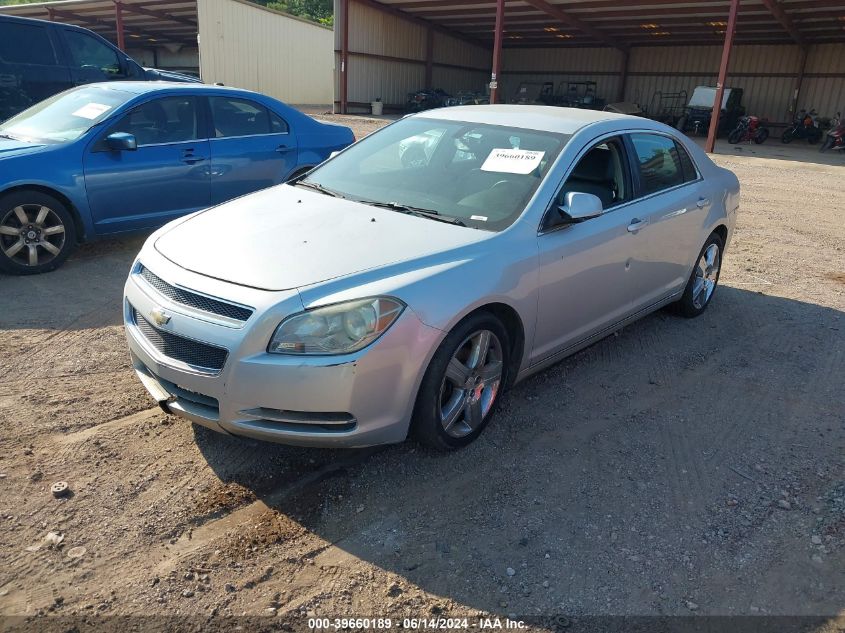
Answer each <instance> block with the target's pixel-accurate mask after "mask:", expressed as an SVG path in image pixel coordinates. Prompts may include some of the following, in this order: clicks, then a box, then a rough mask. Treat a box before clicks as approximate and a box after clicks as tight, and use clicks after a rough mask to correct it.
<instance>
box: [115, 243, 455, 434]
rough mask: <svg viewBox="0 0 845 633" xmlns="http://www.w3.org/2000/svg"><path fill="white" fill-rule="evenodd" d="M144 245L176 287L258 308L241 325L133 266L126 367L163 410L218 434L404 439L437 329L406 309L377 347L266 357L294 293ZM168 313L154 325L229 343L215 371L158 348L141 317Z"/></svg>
mask: <svg viewBox="0 0 845 633" xmlns="http://www.w3.org/2000/svg"><path fill="white" fill-rule="evenodd" d="M151 250H152V249H145V251H144V252H143V254H142V261H143V263H144V265H145V266H146V267H147V268H148V269H149V270H151V271H153V272H154V273H155V274H156V275H157V276H158V277H160V278H161V279H163V280H165V281H167V283H169V284H172V285H173V286H175V287H178V288H184V289H190V290H191V291H195V292H199V293H203V294H205V295H207V296H211V297H218V298H221V299H223V300H226V301H232V302H236V303H238V304H240V305H245V306H250V307H252V308H254V312H253V314H252V316H250V317H249V318H248V319H247V320H246V321H245V322H244V323H241V324H238V323H234V322H232V321H231V320H230V319H226V318H218V317H216V316H215V315H210V314H207V313H203V312H202V311H198V310H194V309H192V308H190V307H186V306H185V305H183V304H180V303H178V302H175V301H173V300H171V299H170V298H168V297H167V296H165V295H164V294H162V293H160V292H158V290H157V289H156V288H153V287H152V286H151V285H150V284H148V283H147V282H146V281H145V280H144V279H143V278H142V277H141V276H140V275H138V274H137V273H136V270H137V266H136V267H133V273H131V274H130V275H129V279H128V280H127V282H126V286H125V291H124V323H125V326H126V336H127V340H128V343H129V350H130V355H131V359H132V364H133V366H134V368H135V371H136V373H137V374H138V377H139V379H140V380H141V382H142V383H143V384H144V386H145V387H146V388H147V390H148V391H149V392H150V394H151V395H152V396H153V398H155V399H156V401H158V402H159V403H161V404H162V407H163V408H164V409H165V410H167V411H169V412H170V413H173V414H175V415H177V416H179V417H183V418H185V419H188V420H190V421H192V422H194V423H196V424H200V425H202V426H205V427H208V428H210V429H213V430H215V431H220V432H223V433H229V434H233V435H241V436H248V437H252V438H256V439H260V440H268V441H272V442H279V443H284V444H292V445H300V446H322V447H362V446H371V445H375V444H386V443H393V442H401V441H402V440H404V439H405V437H406V436H407V433H408V427H409V424H410V419H411V414H412V412H413V406H414V400H415V398H416V393H417V389H418V388H419V384H420V382H421V380H422V375H423V373H424V372H425V368H426V367H427V365H428V362H429V359H430V357H431V355H432V354H433V352H434V350H435V349H436V347H437V345H438V344H439V342H440V340H441V337H442V332H440V331H439V330H436V329H434V328H431V327H428V326H426V325H424V324H423V323H422V322H420V320H419V319H418V318H417V316H416V315H415V314H414V312H413V311H412V310H411V309H408V308H406V309H405V311H404V312H403V313H402V315H401V316H400V317H399V319H398V320H397V321H396V323H394V324H393V326H392V327H391V328H390V329H389V330H388V331H387V332H386V333H385V334H384V335H383V336H382V337H381V338H380V339H379V340H377V341H376V342H375V343H374V344H372V345H370V346H369V347H367V348H366V349H364V350H361V351H360V352H357V353H355V354H348V355H343V356H309V357H300V356H287V355H280V354H268V353H267V352H266V347H267V343H268V342H269V340H270V337H271V335H272V333H273V331H274V330H275V328H276V326H277V325H278V324H279V323H280V322H281V321H282V319H284V317H286V316H288V315H290V314H293V313H295V312H299V311H301V310H302V309H303V306H302V302H301V300H300V298H299V294H298V293H297V292H296V291H283V292H266V291H259V290H254V289H249V288H244V287H241V286H236V285H233V284H229V283H225V282H221V281H218V280H214V279H210V278H207V277H203V276H201V275H197V274H195V273H191V272H189V271H186V270H184V269H181V268H179V267H177V266H175V265H174V264H172V263H171V262H169V261H168V260H166V259H164V258H163V257H161V256H160V255H157V254H156V253H151V252H150V251H151ZM155 310H159V311H160V310H164V311H165V312H166V314H167V315H168V316H169V317H170V319H169V321H168V322H167V323H165V324H158V325H156V327H157V328H159V329H160V330H163V331H165V332H168V333H170V334H173V335H178V336H182V337H186V338H187V339H192V340H194V341H201V342H204V343H208V344H211V345H215V346H218V347H223V348H225V349H226V350H228V356H227V358H226V360H225V364H224V365H223V366H222V368H221V369H219V370H209V369H206V368H202V367H194V366H191V365H189V364H186V363H184V362H181V361H180V360H176V359H174V358H172V357H168V356H167V355H165V354H163V353H161V351H160V350H159V349H157V348H156V346H155V345H154V344H152V343H151V341H150V339H149V338H148V337H147V336H146V335H145V333H144V331H143V330H142V328H139V327H138V324H137V321H136V316H135V315H136V311H137V314H138V315H151V314H152V313H153V312H154V311H155Z"/></svg>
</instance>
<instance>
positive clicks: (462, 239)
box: [124, 105, 739, 449]
mask: <svg viewBox="0 0 845 633" xmlns="http://www.w3.org/2000/svg"><path fill="white" fill-rule="evenodd" d="M420 138H423V139H431V141H430V142H429V141H426V143H427V145H426V151H425V152H419V154H420V157H418V159H417V160H414V161H409V160H403V155H404V153H405V152H407V151H408V147H409V146H412V145H413V144H414V143H416V142H418V140H419V139H420ZM738 206H739V183H738V181H737V179H736V177H735V176H734V174H733V173H731V172H729V171H727V170H725V169H721V168H719V167H717V166H716V165H714V164H713V163H712V162H711V161H710V159H709V158H708V157H707V156H706V155H705V154H704V153H703V152H702V151H701V150H700V149H699V148H698V147H697V146H696V145H695V144H693V143H691V142H690V141H689V140H688V139H686V137H684V136H682V135H680V134H678V133H677V132H676V131H675V130H673V129H671V128H669V127H666V126H665V125H662V124H659V123H655V122H653V121H649V120H646V119H641V118H633V117H628V116H624V115H615V114H610V113H606V112H594V111H589V110H570V109H565V108H548V107H539V106H537V107H534V106H506V105H498V106H465V107H461V108H446V109H440V110H433V111H427V112H424V113H421V114H418V115H415V116H412V117H406V118H404V119H402V120H400V121H397V122H396V123H393V124H392V125H389V126H387V127H385V128H384V129H382V130H380V131H378V132H376V133H375V134H372V135H371V136H368V137H366V138H365V139H363V140H361V141H359V142H358V143H356V144H354V145H352V146H351V147H349V148H347V149H346V150H344V151H343V152H342V153H340V154H339V155H337V156H335V157H333V158H332V159H330V160H329V161H327V162H325V163H323V164H322V165H321V166H320V167H318V168H316V169H315V170H313V171H312V172H311V173H309V174H307V176H305V177H304V178H300V179H298V180H297V181H294V182H292V183H288V184H285V185H281V186H278V187H273V188H270V189H266V190H264V191H260V192H258V193H254V194H251V195H248V196H245V197H242V198H239V199H237V200H234V201H231V202H228V203H226V204H223V205H221V206H218V207H215V208H212V209H208V210H206V211H203V212H200V213H197V214H194V215H192V216H189V217H187V218H183V219H180V220H177V221H175V222H172V223H171V224H169V225H167V226H165V227H163V228H162V229H160V230H159V231H157V232H156V233H154V234H153V235H152V236H150V238H149V239H148V240H147V242H146V244H145V245H144V247H143V250H142V251H141V253H140V254H139V256H138V259H137V260H136V262H135V263H134V265H133V267H132V270H131V273H130V275H129V278H128V280H127V282H126V287H125V299H124V316H125V323H126V333H127V338H128V341H129V348H130V351H131V357H132V362H133V364H134V367H135V369H136V371H137V373H138V376H139V378H140V379H141V381H142V382H143V383H144V385H145V386H146V387H147V389H148V390H149V392H150V393H151V394H152V396H153V397H154V398H155V399H156V400H157V401H158V402H159V403H160V404H161V406H162V407H163V408H164V409H165V410H166V411H168V412H170V413H173V414H175V415H178V416H181V417H183V418H186V419H188V420H191V421H192V422H195V423H197V424H201V425H203V426H206V427H209V428H212V429H214V430H217V431H221V432H225V433H230V434H233V435H243V436H250V437H254V438H259V439H263V440H270V441H275V442H283V443H287V444H297V445H305V446H337V447H341V446H368V445H373V444H381V443H389V442H400V441H402V440H404V439H405V438H406V437H407V436H408V435H409V433H411V434H413V435H414V436H416V437H417V438H419V439H420V440H422V441H423V442H425V443H427V444H430V445H432V446H435V447H438V448H442V449H454V448H458V447H461V446H464V445H466V444H468V443H469V442H471V441H472V440H473V439H475V438H476V437H478V435H479V434H480V433H481V432H482V430H483V429H484V427H485V425H486V424H487V423H488V422H489V420H490V418H491V417H492V414H493V412H494V410H495V408H496V404H497V402H498V400H499V398H500V396H501V393H502V391H503V390H504V389H505V388H507V387H509V386H510V385H512V384H514V383H515V382H516V381H519V380H521V379H523V378H525V377H526V376H528V375H529V374H531V373H533V372H536V371H539V370H541V369H543V368H544V367H547V366H549V365H550V364H552V363H555V362H557V361H559V360H561V359H562V358H564V357H566V356H567V355H570V354H572V353H574V352H576V351H578V350H580V349H582V348H584V347H586V346H587V345H590V344H591V343H593V342H595V341H597V340H599V339H601V338H602V337H604V336H606V335H607V334H609V333H611V332H613V331H615V330H617V329H619V328H620V327H622V326H624V325H625V324H627V323H630V322H632V321H634V320H635V319H639V318H640V317H642V316H644V315H646V314H648V313H650V312H652V311H654V310H657V309H658V308H661V307H663V306H669V307H670V308H671V309H672V310H674V311H675V312H676V313H678V314H680V315H682V316H685V317H696V316H698V315H700V314H701V313H702V312H704V311H705V310H706V309H707V306H708V305H709V304H710V302H711V300H712V298H713V292H714V289H715V287H716V284H717V283H718V280H719V270H720V267H721V263H722V258H723V256H724V252H725V248H726V247H727V246H728V243H729V242H730V239H731V235H732V233H733V229H734V225H735V222H736V215H737V209H738Z"/></svg>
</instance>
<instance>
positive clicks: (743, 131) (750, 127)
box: [728, 115, 769, 145]
mask: <svg viewBox="0 0 845 633" xmlns="http://www.w3.org/2000/svg"><path fill="white" fill-rule="evenodd" d="M767 138H769V130H768V128H765V127H763V126H762V125H761V124H760V117H756V116H750V115H749V116H744V117H740V119H739V121H738V122H737V124H736V127H735V128H734V129H733V130H731V133H730V134H728V143H730V144H732V145H735V144H736V143H744V142H746V141H752V140H753V141H754V142H755V143H757V145H759V144H760V143H765V142H766V139H767Z"/></svg>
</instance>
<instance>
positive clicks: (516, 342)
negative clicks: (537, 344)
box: [465, 303, 525, 385]
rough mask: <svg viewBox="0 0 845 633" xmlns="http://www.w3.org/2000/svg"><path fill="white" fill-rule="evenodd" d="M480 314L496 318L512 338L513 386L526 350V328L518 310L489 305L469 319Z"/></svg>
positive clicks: (510, 377) (510, 375)
mask: <svg viewBox="0 0 845 633" xmlns="http://www.w3.org/2000/svg"><path fill="white" fill-rule="evenodd" d="M478 312H489V313H490V314H492V315H493V316H495V317H496V318H497V319H499V320H500V321H501V322H502V324H504V326H505V329H506V330H507V331H508V334H509V335H510V336H511V349H510V356H511V358H510V367H509V370H510V371H509V372H508V384H509V385H512V384H513V382H514V380H515V379H516V374H517V373H518V372H519V366H520V365H521V364H522V354H523V352H524V350H525V328H524V327H523V325H522V319H520V318H519V314H518V313H517V311H516V310H514V309H513V308H512V307H511V306H509V305H507V304H504V303H488V304H487V305H483V306H481V307H479V308H476V309H475V310H473V311H472V312H470V314H468V315H467V317H468V316H471V315H473V314H476V313H478ZM465 318H466V317H465Z"/></svg>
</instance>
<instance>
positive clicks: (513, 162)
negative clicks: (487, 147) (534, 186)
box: [481, 148, 546, 175]
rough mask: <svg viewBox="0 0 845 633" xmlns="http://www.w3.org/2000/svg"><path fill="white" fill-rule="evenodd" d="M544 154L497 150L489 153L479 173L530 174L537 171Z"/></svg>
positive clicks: (508, 149)
mask: <svg viewBox="0 0 845 633" xmlns="http://www.w3.org/2000/svg"><path fill="white" fill-rule="evenodd" d="M545 154H546V152H535V151H531V150H527V149H510V148H497V149H494V150H493V151H492V152H490V155H489V156H488V157H487V160H485V161H484V164H483V165H482V166H481V171H497V172H503V173H506V174H522V175H526V174H530V173H531V172H532V171H534V170H535V169H537V167H538V166H539V165H540V161H541V160H543V156H545Z"/></svg>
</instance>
